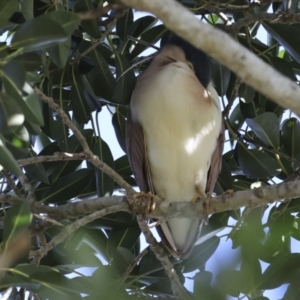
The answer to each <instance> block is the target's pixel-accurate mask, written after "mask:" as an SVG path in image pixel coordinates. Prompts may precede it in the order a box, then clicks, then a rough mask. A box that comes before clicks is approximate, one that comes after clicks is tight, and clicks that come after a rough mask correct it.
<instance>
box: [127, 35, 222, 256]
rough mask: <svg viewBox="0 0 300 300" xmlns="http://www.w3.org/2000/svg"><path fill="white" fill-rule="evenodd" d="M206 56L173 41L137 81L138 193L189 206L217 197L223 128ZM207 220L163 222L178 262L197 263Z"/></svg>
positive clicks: (133, 125) (134, 142) (130, 142)
mask: <svg viewBox="0 0 300 300" xmlns="http://www.w3.org/2000/svg"><path fill="white" fill-rule="evenodd" d="M211 74H212V72H211V66H210V59H209V57H208V56H207V54H206V53H204V52H203V51H201V50H199V49H197V48H195V47H194V46H192V45H191V44H190V43H189V42H187V41H186V40H184V39H182V38H180V37H179V36H177V35H175V34H172V35H171V37H170V38H169V39H168V40H167V42H166V43H165V44H164V45H163V46H162V47H161V49H160V50H159V51H158V52H157V53H156V54H155V55H154V57H153V59H152V61H151V62H150V63H149V65H148V67H147V68H146V69H145V70H144V71H143V72H142V73H141V74H140V75H139V76H138V78H137V81H136V85H135V87H134V89H133V92H132V96H131V100H130V104H129V109H128V116H127V126H126V149H127V155H128V159H129V162H130V165H131V168H132V172H133V175H134V177H135V180H136V183H137V185H138V187H139V189H140V190H141V191H142V192H145V193H148V192H150V193H152V194H153V195H157V196H159V197H160V198H162V199H163V200H167V201H174V202H184V201H186V202H188V201H193V202H194V200H195V199H198V198H202V197H206V198H207V197H209V195H211V194H212V193H213V189H214V186H215V183H216V181H217V178H218V174H219V172H220V170H221V163H222V152H223V146H224V125H223V121H222V112H221V107H220V101H219V97H218V94H217V92H216V90H215V88H214V86H213V83H212V75H211ZM202 224H203V218H202V219H200V218H199V219H188V218H179V217H176V218H172V219H168V220H162V221H161V220H160V222H158V225H157V226H156V230H157V232H158V234H159V236H160V237H161V240H162V242H163V244H164V245H165V246H166V248H167V249H168V250H169V252H170V253H171V254H172V255H173V256H174V257H175V258H176V259H186V258H188V257H189V256H190V254H191V252H192V250H193V248H194V245H195V243H196V241H197V239H198V238H199V235H200V231H201V227H202Z"/></svg>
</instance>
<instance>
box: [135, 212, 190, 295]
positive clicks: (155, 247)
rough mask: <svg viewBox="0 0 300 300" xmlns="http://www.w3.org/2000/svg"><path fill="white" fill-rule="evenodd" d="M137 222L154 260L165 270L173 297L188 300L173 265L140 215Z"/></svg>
mask: <svg viewBox="0 0 300 300" xmlns="http://www.w3.org/2000/svg"><path fill="white" fill-rule="evenodd" d="M136 218H137V221H138V223H139V226H140V228H141V230H142V232H143V234H144V236H145V238H146V241H147V243H148V244H149V246H150V249H151V250H152V251H153V253H154V254H155V256H156V258H157V259H158V260H159V261H160V262H161V264H162V265H163V267H164V268H165V271H166V273H167V275H168V277H169V278H170V281H171V286H172V290H173V294H174V296H176V297H178V298H179V299H182V300H184V299H186V300H188V299H189V294H188V292H187V290H186V289H185V288H184V287H183V286H182V284H181V282H180V280H179V277H178V275H177V273H176V271H175V270H174V268H173V265H172V264H171V262H170V261H169V258H168V256H167V255H166V253H165V251H164V249H163V248H162V247H161V246H160V245H159V244H158V243H157V241H156V239H155V238H154V236H153V235H152V233H151V231H150V229H149V227H148V224H147V223H146V222H145V220H144V218H143V217H142V216H141V215H138V216H137V217H136Z"/></svg>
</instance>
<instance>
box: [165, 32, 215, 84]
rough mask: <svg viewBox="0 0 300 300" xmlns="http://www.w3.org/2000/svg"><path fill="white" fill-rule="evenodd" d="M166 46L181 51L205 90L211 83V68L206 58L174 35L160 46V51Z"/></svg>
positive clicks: (201, 52) (202, 53) (199, 51)
mask: <svg viewBox="0 0 300 300" xmlns="http://www.w3.org/2000/svg"><path fill="white" fill-rule="evenodd" d="M166 46H175V47H178V48H181V49H182V50H183V52H184V54H185V58H186V60H187V61H188V62H190V63H191V64H192V66H193V69H194V71H195V74H196V76H197V78H198V80H199V81H200V82H201V84H202V85H203V86H204V87H205V88H206V87H207V86H208V84H209V83H210V82H211V66H210V60H209V58H208V56H207V55H206V54H205V53H204V52H203V51H201V50H199V49H197V48H195V47H194V46H192V45H191V44H190V43H188V42H187V41H185V40H184V39H182V38H180V37H179V36H177V35H175V34H172V35H171V36H170V38H169V39H168V40H167V41H166V42H165V43H164V44H163V45H162V49H163V48H164V47H166Z"/></svg>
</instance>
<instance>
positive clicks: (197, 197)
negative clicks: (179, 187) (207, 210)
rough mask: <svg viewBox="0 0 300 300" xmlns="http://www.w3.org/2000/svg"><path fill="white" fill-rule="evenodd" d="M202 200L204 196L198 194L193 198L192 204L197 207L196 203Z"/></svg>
mask: <svg viewBox="0 0 300 300" xmlns="http://www.w3.org/2000/svg"><path fill="white" fill-rule="evenodd" d="M201 198H202V196H201V195H200V194H198V193H196V194H195V195H194V196H193V198H192V199H191V202H192V204H193V206H195V205H196V203H197V202H198V201H199V200H200V199H201Z"/></svg>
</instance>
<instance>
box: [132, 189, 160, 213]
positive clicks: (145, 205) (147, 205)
mask: <svg viewBox="0 0 300 300" xmlns="http://www.w3.org/2000/svg"><path fill="white" fill-rule="evenodd" d="M156 198H157V197H156V196H155V195H154V194H152V193H150V192H149V193H144V192H139V193H135V194H134V195H133V196H132V201H131V211H132V212H133V213H136V214H138V213H141V214H142V215H143V216H144V217H145V218H146V219H148V216H149V215H150V214H151V212H152V211H153V210H154V209H155V204H156Z"/></svg>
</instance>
